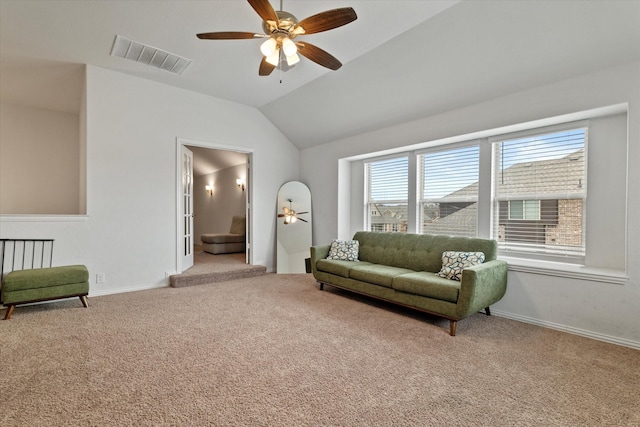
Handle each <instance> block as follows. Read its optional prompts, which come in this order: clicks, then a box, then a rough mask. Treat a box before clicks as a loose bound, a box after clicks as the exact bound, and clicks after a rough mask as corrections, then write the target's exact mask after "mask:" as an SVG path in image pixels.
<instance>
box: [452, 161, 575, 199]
mask: <svg viewBox="0 0 640 427" xmlns="http://www.w3.org/2000/svg"><path fill="white" fill-rule="evenodd" d="M584 164H585V162H584V149H580V150H577V151H575V152H573V153H571V154H568V155H566V156H564V157H562V158H559V159H552V160H540V161H537V162H523V163H516V164H514V165H512V166H510V167H508V168H506V169H505V170H503V171H502V172H501V175H502V176H501V177H499V178H502V179H500V180H499V182H498V194H500V195H501V196H510V195H530V194H538V195H545V194H547V195H554V194H560V193H569V194H576V193H582V192H584V184H585V182H584ZM532 175H534V176H535V177H536V180H535V181H532V180H531V176H532ZM560 177H561V179H559V178H560ZM503 183H505V184H503ZM507 184H508V185H507ZM477 194H478V183H477V182H474V183H473V184H470V185H468V186H466V187H464V188H461V189H460V190H457V191H454V192H453V193H451V194H449V195H447V196H445V197H446V198H448V197H451V198H464V197H467V196H474V195H477Z"/></svg>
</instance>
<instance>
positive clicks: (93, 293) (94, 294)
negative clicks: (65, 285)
mask: <svg viewBox="0 0 640 427" xmlns="http://www.w3.org/2000/svg"><path fill="white" fill-rule="evenodd" d="M168 286H169V285H168V284H167V283H161V284H158V285H144V286H131V287H127V288H117V289H102V290H93V289H90V290H89V297H101V296H105V295H113V294H123V293H125V292H135V291H147V290H149V289H157V288H166V287H168Z"/></svg>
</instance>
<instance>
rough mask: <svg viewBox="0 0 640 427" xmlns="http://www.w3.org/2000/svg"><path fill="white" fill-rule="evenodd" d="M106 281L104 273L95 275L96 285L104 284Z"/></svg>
mask: <svg viewBox="0 0 640 427" xmlns="http://www.w3.org/2000/svg"><path fill="white" fill-rule="evenodd" d="M105 280H106V275H105V274H104V273H98V274H96V283H104V282H105Z"/></svg>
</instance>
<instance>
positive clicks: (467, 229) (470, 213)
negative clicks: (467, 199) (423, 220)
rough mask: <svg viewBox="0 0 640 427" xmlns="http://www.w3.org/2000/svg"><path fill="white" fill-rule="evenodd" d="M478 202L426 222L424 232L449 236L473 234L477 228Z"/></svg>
mask: <svg viewBox="0 0 640 427" xmlns="http://www.w3.org/2000/svg"><path fill="white" fill-rule="evenodd" d="M477 218H478V204H477V203H473V204H471V205H469V206H467V207H465V208H462V209H460V210H458V211H456V212H454V213H452V214H450V215H447V216H445V217H441V218H436V219H435V220H433V221H432V222H430V223H428V224H426V227H425V230H424V231H425V233H428V234H449V235H451V236H474V235H475V234H476V230H477V228H478V220H477Z"/></svg>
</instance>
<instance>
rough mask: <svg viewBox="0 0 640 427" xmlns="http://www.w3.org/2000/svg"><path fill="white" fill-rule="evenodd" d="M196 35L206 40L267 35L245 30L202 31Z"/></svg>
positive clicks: (237, 38)
mask: <svg viewBox="0 0 640 427" xmlns="http://www.w3.org/2000/svg"><path fill="white" fill-rule="evenodd" d="M196 36H197V37H198V38H199V39H204V40H240V39H254V38H259V37H266V36H265V35H264V34H257V33H248V32H245V31H218V32H215V33H200V34H196Z"/></svg>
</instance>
